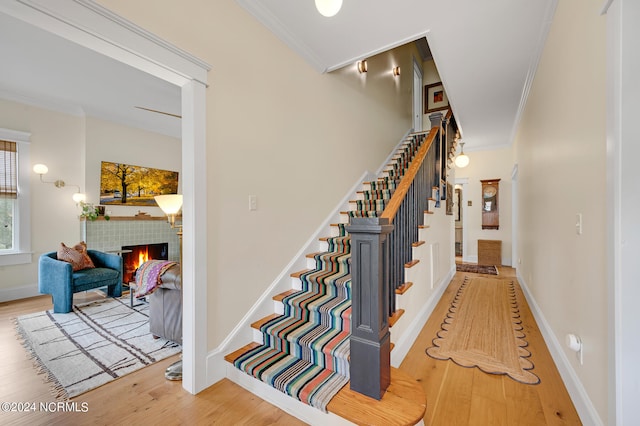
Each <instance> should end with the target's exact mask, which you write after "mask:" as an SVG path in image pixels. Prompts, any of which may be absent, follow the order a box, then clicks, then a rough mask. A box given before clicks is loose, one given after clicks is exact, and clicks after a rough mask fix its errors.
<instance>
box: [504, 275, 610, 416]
mask: <svg viewBox="0 0 640 426" xmlns="http://www.w3.org/2000/svg"><path fill="white" fill-rule="evenodd" d="M516 275H517V278H518V282H519V283H520V287H521V288H522V292H523V293H524V296H525V297H526V299H527V303H528V304H529V307H530V308H531V312H532V313H533V316H534V317H535V319H536V322H537V323H538V328H540V332H541V333H542V337H543V338H544V341H545V343H546V344H547V347H548V348H549V352H551V357H552V358H553V361H554V362H555V364H556V366H557V367H558V371H559V372H560V376H561V377H562V381H563V382H564V384H565V386H566V387H567V391H568V392H569V396H570V397H571V400H572V401H573V405H574V406H575V407H576V410H577V411H578V415H579V416H580V420H581V421H582V423H583V424H584V425H585V426H591V425H592V426H602V425H604V423H603V422H602V419H601V418H600V416H599V415H598V411H597V410H596V408H595V407H594V405H593V403H592V402H591V399H590V398H589V395H588V394H587V391H586V390H585V388H584V386H583V385H582V382H581V381H580V378H579V377H578V375H577V374H576V372H575V370H574V369H573V367H572V366H571V363H570V362H569V360H568V359H567V357H566V355H565V352H564V350H563V347H562V345H561V344H560V342H559V341H558V339H557V338H556V336H555V334H554V333H553V330H552V329H551V326H550V325H549V323H548V322H547V320H546V319H545V317H544V315H543V314H542V311H541V310H540V307H539V306H538V304H537V303H536V301H535V299H534V298H533V296H532V295H531V292H530V291H529V288H528V287H527V283H526V282H525V280H524V278H523V277H522V276H521V275H520V271H516Z"/></svg>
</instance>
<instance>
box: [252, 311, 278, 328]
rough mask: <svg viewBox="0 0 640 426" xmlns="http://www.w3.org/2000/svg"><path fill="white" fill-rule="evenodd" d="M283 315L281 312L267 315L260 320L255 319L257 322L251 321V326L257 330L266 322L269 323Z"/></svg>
mask: <svg viewBox="0 0 640 426" xmlns="http://www.w3.org/2000/svg"><path fill="white" fill-rule="evenodd" d="M281 316H282V315H280V314H271V315H268V316H266V317H264V318H262V319H259V320H258V321H255V322H253V323H251V328H255V329H256V330H260V327H262V326H263V325H264V324H266V323H268V322H269V321H271V320H272V319H275V318H279V317H281Z"/></svg>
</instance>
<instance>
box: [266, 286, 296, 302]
mask: <svg viewBox="0 0 640 426" xmlns="http://www.w3.org/2000/svg"><path fill="white" fill-rule="evenodd" d="M297 292H298V290H294V289H291V290H288V291H285V292H283V293H280V294H276V295H275V296H273V297H272V299H273V300H275V301H276V302H282V299H284V298H285V297H287V296H291V295H292V294H293V293H297Z"/></svg>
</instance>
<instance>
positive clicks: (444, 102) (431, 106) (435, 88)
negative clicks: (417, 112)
mask: <svg viewBox="0 0 640 426" xmlns="http://www.w3.org/2000/svg"><path fill="white" fill-rule="evenodd" d="M447 108H449V99H448V98H447V94H446V93H445V92H444V86H443V85H442V83H441V82H437V83H434V84H428V85H426V86H424V113H425V114H427V113H429V112H434V111H440V110H443V109H447Z"/></svg>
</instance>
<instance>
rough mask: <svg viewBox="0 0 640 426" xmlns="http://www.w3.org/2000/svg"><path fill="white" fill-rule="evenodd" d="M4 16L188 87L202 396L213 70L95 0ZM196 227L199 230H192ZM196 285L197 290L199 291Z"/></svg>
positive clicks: (11, 6) (189, 372)
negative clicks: (208, 89)
mask: <svg viewBox="0 0 640 426" xmlns="http://www.w3.org/2000/svg"><path fill="white" fill-rule="evenodd" d="M0 12H2V13H6V14H8V15H10V16H13V17H15V18H18V19H21V20H23V21H26V22H29V23H31V24H32V25H35V26H36V27H38V28H41V29H43V30H45V31H49V32H52V33H54V34H57V35H59V36H61V37H64V38H66V39H68V40H70V41H72V42H74V43H77V44H80V45H82V46H84V47H87V48H89V49H91V50H93V51H96V52H98V53H100V54H103V55H106V56H108V57H111V58H113V59H116V60H118V61H120V62H123V63H125V64H128V65H130V66H133V67H135V68H138V69H140V70H142V71H144V72H147V73H149V74H151V75H153V76H155V77H158V78H161V79H163V80H165V81H168V82H170V83H173V84H176V85H178V86H180V87H183V88H184V89H183V94H182V96H183V101H182V109H183V118H182V126H183V135H182V136H183V140H182V144H183V148H182V149H183V151H182V173H183V178H185V179H184V181H183V185H182V190H183V192H184V195H185V204H184V207H183V225H184V229H185V232H188V233H189V235H185V237H186V238H185V240H184V245H183V250H184V259H183V261H184V265H183V266H184V268H183V274H184V277H183V285H184V287H185V298H184V300H183V311H184V312H187V313H189V316H188V318H186V319H185V321H184V323H183V338H184V340H183V352H184V353H183V357H182V361H183V381H182V387H183V388H184V389H186V390H187V391H188V392H190V393H194V394H195V393H198V392H199V391H201V390H202V389H204V388H205V387H206V386H207V385H208V383H207V381H206V379H205V378H204V374H202V372H203V371H204V368H205V365H206V345H207V335H208V333H207V327H208V324H207V309H206V287H207V285H208V282H207V262H206V259H205V260H204V261H202V258H203V256H205V257H206V247H207V234H206V229H207V228H206V223H207V211H206V199H205V198H204V197H199V198H198V199H196V197H195V196H194V194H195V193H196V190H200V188H202V187H204V186H205V185H206V179H207V174H206V157H205V155H204V152H205V146H206V116H205V105H206V100H205V99H204V98H205V96H204V88H203V86H205V85H206V84H207V74H208V71H209V70H210V66H209V65H207V64H206V63H204V62H202V61H199V60H197V59H195V57H193V56H191V55H190V54H188V53H186V52H184V51H181V50H180V49H178V48H176V47H173V46H171V45H170V44H168V43H166V42H164V41H160V39H159V38H157V37H155V36H153V35H152V34H151V33H148V32H147V31H145V30H142V29H141V28H138V27H137V26H136V25H135V24H133V23H130V22H128V21H126V20H124V19H122V18H120V17H118V16H117V15H115V14H113V13H112V12H110V11H108V10H107V9H105V8H103V7H102V6H100V5H98V4H97V3H96V2H95V1H92V0H77V1H76V0H10V1H3V2H0ZM194 81H195V82H194ZM196 82H197V83H196ZM185 129H186V130H185ZM185 174H186V175H187V176H185ZM203 193H204V192H203ZM196 227H197V229H198V232H194V229H196ZM190 283H191V285H189V284H190ZM194 283H197V285H198V286H199V287H198V288H197V289H196V288H195V284H194ZM196 290H197V297H196ZM201 294H204V295H205V297H201V296H200V295H201ZM203 348H204V349H203Z"/></svg>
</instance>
